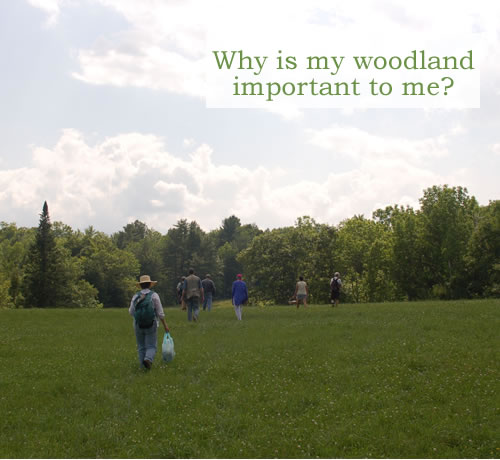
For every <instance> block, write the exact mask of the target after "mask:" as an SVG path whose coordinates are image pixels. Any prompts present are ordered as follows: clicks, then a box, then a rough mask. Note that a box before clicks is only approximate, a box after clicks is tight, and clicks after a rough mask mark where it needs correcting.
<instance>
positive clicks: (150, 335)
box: [128, 275, 169, 369]
mask: <svg viewBox="0 0 500 460" xmlns="http://www.w3.org/2000/svg"><path fill="white" fill-rule="evenodd" d="M156 284H157V281H151V278H150V277H149V275H142V276H141V277H140V279H139V282H138V283H137V285H138V286H140V288H141V290H140V291H139V292H137V293H136V294H135V295H134V297H132V301H131V302H130V308H129V310H128V311H129V313H130V314H131V315H132V316H133V317H134V330H135V338H136V341H137V353H138V354H139V363H140V364H141V366H143V367H145V368H146V369H151V366H152V365H153V360H154V357H155V354H156V341H157V330H158V319H159V320H160V321H161V322H162V324H163V327H164V328H165V332H168V331H169V329H168V326H167V323H166V322H165V313H164V312H163V307H162V305H161V301H160V296H159V295H158V294H157V293H156V292H154V291H152V290H151V288H152V287H153V286H154V285H156ZM139 304H141V306H140V308H144V309H147V306H148V304H150V305H152V308H153V309H154V314H153V319H152V320H151V322H150V323H148V324H139V323H138V320H137V318H138V317H137V315H136V313H137V311H138V309H137V308H136V307H137V306H138V305H139Z"/></svg>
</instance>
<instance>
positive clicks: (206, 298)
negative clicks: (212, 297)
mask: <svg viewBox="0 0 500 460" xmlns="http://www.w3.org/2000/svg"><path fill="white" fill-rule="evenodd" d="M207 304H208V295H207V294H205V298H204V299H203V311H205V309H206V308H207Z"/></svg>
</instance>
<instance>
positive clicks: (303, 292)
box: [293, 276, 309, 308]
mask: <svg viewBox="0 0 500 460" xmlns="http://www.w3.org/2000/svg"><path fill="white" fill-rule="evenodd" d="M308 295H309V288H308V287H307V283H306V282H305V281H304V277H303V276H299V281H297V284H296V285H295V293H294V294H293V296H294V297H295V300H296V302H297V308H299V305H300V303H301V302H302V304H303V305H304V308H305V307H307V296H308Z"/></svg>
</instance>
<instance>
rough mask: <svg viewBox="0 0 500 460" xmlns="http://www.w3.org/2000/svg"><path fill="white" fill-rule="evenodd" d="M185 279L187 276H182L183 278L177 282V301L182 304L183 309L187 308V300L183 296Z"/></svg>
mask: <svg viewBox="0 0 500 460" xmlns="http://www.w3.org/2000/svg"><path fill="white" fill-rule="evenodd" d="M185 279H186V277H185V276H181V280H180V281H179V282H178V283H177V301H178V302H179V304H180V306H181V310H185V309H186V302H184V299H183V298H182V288H183V286H184V280H185Z"/></svg>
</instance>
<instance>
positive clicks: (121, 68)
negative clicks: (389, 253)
mask: <svg viewBox="0 0 500 460" xmlns="http://www.w3.org/2000/svg"><path fill="white" fill-rule="evenodd" d="M214 14H216V19H217V20H216V21H215V20H214V19H213V15H214ZM221 18H222V20H221ZM224 22H226V23H227V24H231V26H232V27H228V29H227V35H226V36H227V40H228V43H227V47H228V49H232V48H231V47H233V46H236V45H237V43H235V42H234V41H232V39H233V37H232V36H231V33H234V32H231V31H234V30H235V26H236V29H238V28H239V29H241V30H245V31H246V32H245V33H246V34H247V35H248V34H255V37H257V36H260V31H262V30H264V29H266V28H267V29H266V30H269V28H270V27H272V28H273V30H274V31H275V33H276V35H277V36H279V37H282V41H283V47H286V45H287V43H286V37H287V36H288V37H289V36H290V33H294V34H295V36H303V37H304V38H303V40H304V43H306V44H307V46H310V47H311V48H312V47H314V43H309V42H307V40H308V37H309V35H308V34H304V35H301V31H303V30H306V29H303V28H305V27H309V28H311V27H318V28H319V27H321V28H322V30H328V28H331V30H332V31H334V30H337V31H338V30H339V28H342V27H343V28H346V30H347V29H349V31H350V33H351V34H353V33H354V35H355V36H356V37H357V40H359V46H360V47H362V46H363V44H364V43H369V42H370V41H372V40H373V39H374V37H377V36H382V35H383V36H384V37H385V39H386V40H387V39H389V41H391V40H393V41H394V42H397V43H398V44H400V45H401V44H402V43H403V44H404V43H405V40H408V47H409V49H415V46H418V44H415V42H414V39H413V41H412V40H410V39H408V37H409V36H410V35H411V36H412V37H415V36H419V35H420V36H421V37H427V38H428V37H436V38H435V39H436V40H444V41H446V40H447V39H449V38H450V37H453V36H456V35H457V34H463V35H464V36H466V37H468V36H472V37H474V38H475V39H476V40H477V44H478V45H477V46H478V49H479V50H480V53H478V56H479V54H480V56H481V57H480V58H479V57H478V61H479V60H480V70H481V73H480V75H481V86H480V88H481V107H480V108H479V109H354V110H346V109H335V108H331V109H303V108H300V107H294V106H290V107H286V108H283V107H278V106H276V107H269V109H243V108H240V109H222V108H220V109H207V108H206V101H205V96H206V94H205V91H206V85H205V78H204V76H205V69H206V60H207V47H206V41H207V34H209V33H210V30H211V28H212V29H213V28H214V27H215V26H214V24H216V28H217V32H218V34H219V35H221V33H222V35H223V36H224V31H225V30H224V28H223V26H221V24H224ZM221 27H222V29H221ZM290 31H292V32H290ZM332 33H333V32H332ZM432 34H434V35H432ZM248 38H249V36H247V39H248ZM250 38H251V37H250ZM250 41H251V40H250ZM323 45H324V44H323ZM334 46H335V48H336V50H338V49H339V47H340V44H338V43H332V47H334ZM411 46H413V48H412V47H411ZM270 52H272V51H270ZM0 58H1V62H2V70H1V73H0V102H1V103H0V133H1V143H0V210H1V212H0V220H2V221H7V222H16V223H17V224H18V225H22V226H35V225H37V223H38V214H39V213H40V211H41V208H42V205H43V201H44V200H47V201H48V203H49V209H50V212H51V216H52V220H54V221H63V222H64V223H66V224H69V225H71V226H72V227H73V228H80V229H84V228H86V227H88V226H90V225H93V226H94V227H95V228H96V229H98V230H102V231H105V232H108V233H111V232H115V231H118V230H120V229H121V228H122V227H123V226H124V225H126V224H127V223H128V222H131V221H133V220H135V219H139V220H142V221H144V222H146V223H147V224H148V225H149V226H150V227H152V228H154V229H156V230H159V231H162V232H164V231H166V230H167V229H168V228H170V227H171V226H172V225H173V224H175V222H177V221H178V220H179V219H181V218H187V219H189V220H196V221H197V222H198V223H199V224H200V225H201V226H202V228H204V229H205V230H211V229H213V228H216V227H218V226H219V225H220V223H221V220H222V219H223V218H225V217H227V216H229V215H231V214H236V215H237V216H239V217H240V218H241V220H242V222H243V223H256V224H257V225H258V226H259V227H261V228H274V227H279V226H285V225H293V223H294V222H295V220H296V218H297V217H299V216H303V215H309V216H312V217H314V218H315V219H316V220H317V221H319V222H325V223H330V224H333V225H335V224H338V223H339V222H340V221H342V220H343V219H345V218H349V217H352V216H353V215H355V214H364V215H365V216H371V213H372V211H374V210H375V209H377V208H380V207H385V206H387V205H390V204H395V203H398V204H409V205H412V206H414V207H418V199H419V198H420V197H421V196H422V192H423V190H424V189H425V188H427V187H430V186H432V185H441V184H449V185H461V186H465V187H467V188H468V190H469V193H470V194H471V195H474V196H475V197H476V198H477V199H478V200H479V202H480V203H481V204H487V203H488V201H489V200H492V199H500V193H499V192H500V186H499V183H500V182H499V180H498V173H499V171H500V167H499V166H500V129H499V128H500V2H498V1H496V0H494V1H477V2H448V1H440V0H437V1H436V0H434V1H433V2H428V1H419V2H416V1H415V2H409V1H395V0H380V1H378V0H377V1H371V2H369V1H364V2H361V1H349V2H347V1H344V2H341V1H335V0H332V1H319V0H318V1H316V0H309V1H305V0H304V1H295V2H292V1H288V2H286V3H284V2H282V1H278V0H276V1H273V0H267V1H266V2H264V1H261V0H255V1H252V2H247V1H231V2H227V1H226V2H224V1H221V0H214V1H213V2H211V1H210V0H204V1H201V0H141V1H137V0H4V1H2V2H0Z"/></svg>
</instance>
